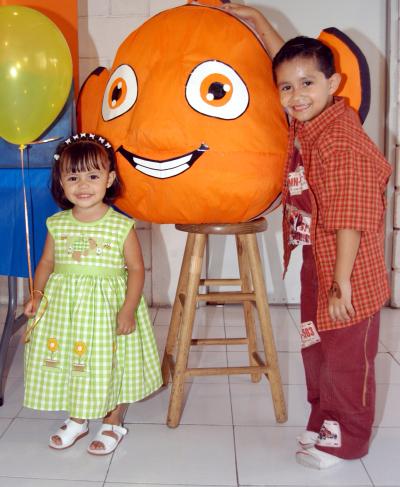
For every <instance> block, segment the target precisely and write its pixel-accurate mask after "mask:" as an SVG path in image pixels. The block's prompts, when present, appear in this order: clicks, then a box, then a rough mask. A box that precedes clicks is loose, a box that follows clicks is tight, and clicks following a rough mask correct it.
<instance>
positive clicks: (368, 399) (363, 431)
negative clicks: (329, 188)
mask: <svg viewBox="0 0 400 487" xmlns="http://www.w3.org/2000/svg"><path fill="white" fill-rule="evenodd" d="M317 292H318V284H317V275H316V268H315V262H314V257H313V253H312V248H311V246H310V245H308V246H303V267H302V270H301V321H302V322H305V321H313V322H314V324H315V318H316V311H317ZM319 335H320V338H321V341H320V342H319V343H317V344H314V345H311V346H309V347H308V348H303V349H302V357H303V363H304V369H305V374H306V382H307V395H308V401H309V403H310V404H311V414H310V417H309V421H308V425H307V430H309V431H315V432H319V431H320V428H321V426H322V424H323V422H324V420H333V421H337V422H338V423H339V425H340V431H341V446H340V447H326V446H322V445H320V444H319V442H317V445H316V447H317V448H318V449H320V450H323V451H325V452H327V453H330V454H332V455H336V456H338V457H340V458H345V459H354V458H361V457H362V456H364V455H366V454H367V453H368V447H369V440H370V436H371V431H372V424H373V421H374V415H375V369H374V360H375V356H376V353H377V349H378V338H379V312H377V313H376V314H375V315H373V316H371V317H370V318H368V319H365V320H363V321H361V322H359V323H357V324H355V325H352V326H349V327H345V328H339V329H337V330H329V331H323V332H319Z"/></svg>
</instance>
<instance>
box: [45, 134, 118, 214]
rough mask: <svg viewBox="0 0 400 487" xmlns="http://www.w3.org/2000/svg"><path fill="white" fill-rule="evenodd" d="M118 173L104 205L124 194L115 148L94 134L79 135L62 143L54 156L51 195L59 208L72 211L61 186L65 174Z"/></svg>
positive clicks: (108, 189)
mask: <svg viewBox="0 0 400 487" xmlns="http://www.w3.org/2000/svg"><path fill="white" fill-rule="evenodd" d="M102 168H104V169H108V171H109V172H111V171H115V174H116V177H115V179H114V182H113V184H112V185H111V186H110V187H109V188H107V191H106V194H105V196H104V199H103V201H104V203H106V204H108V205H110V204H112V203H113V202H114V201H115V199H116V198H117V196H119V195H120V194H121V191H122V183H121V181H120V179H119V176H118V172H117V166H116V161H115V154H114V150H113V148H112V146H111V144H110V143H109V142H108V141H107V140H106V139H105V138H104V137H102V136H100V135H94V134H76V135H73V136H71V137H70V138H69V139H67V140H66V141H64V142H62V143H61V144H60V145H59V146H58V148H57V150H56V153H55V154H54V164H53V168H52V171H51V188H50V189H51V194H52V196H53V198H54V200H55V202H56V203H57V205H58V206H59V207H60V208H62V209H63V210H68V209H70V208H72V207H73V206H74V205H73V204H72V203H71V202H70V201H68V200H67V198H66V197H65V194H64V190H63V187H62V186H61V173H62V172H72V173H77V172H82V171H91V170H93V169H102Z"/></svg>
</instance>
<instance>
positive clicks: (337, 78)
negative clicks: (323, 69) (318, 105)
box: [329, 73, 342, 95]
mask: <svg viewBox="0 0 400 487" xmlns="http://www.w3.org/2000/svg"><path fill="white" fill-rule="evenodd" d="M341 81H342V76H341V74H340V73H334V74H333V75H332V76H331V77H330V78H329V92H330V94H331V95H334V94H335V93H336V91H337V90H338V88H339V86H340V83H341Z"/></svg>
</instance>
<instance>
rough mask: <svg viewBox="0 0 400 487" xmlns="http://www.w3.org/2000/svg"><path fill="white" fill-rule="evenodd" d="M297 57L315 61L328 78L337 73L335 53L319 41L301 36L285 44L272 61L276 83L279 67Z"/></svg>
mask: <svg viewBox="0 0 400 487" xmlns="http://www.w3.org/2000/svg"><path fill="white" fill-rule="evenodd" d="M297 57H300V58H308V59H310V58H312V59H315V62H316V63H317V66H318V69H319V71H321V72H322V73H323V74H324V75H325V77H326V78H330V77H331V76H332V75H333V74H335V72H336V69H335V61H334V58H333V53H332V51H331V50H330V48H329V47H328V46H326V45H325V44H324V43H322V42H321V41H319V40H318V39H313V38H312V37H305V36H299V37H294V38H293V39H290V40H289V41H287V42H285V44H284V45H283V46H282V47H281V48H280V49H279V51H278V52H277V54H276V55H275V57H274V59H273V60H272V72H273V76H274V81H275V83H276V69H277V68H278V66H280V65H281V64H282V63H283V62H285V61H291V60H292V59H294V58H297Z"/></svg>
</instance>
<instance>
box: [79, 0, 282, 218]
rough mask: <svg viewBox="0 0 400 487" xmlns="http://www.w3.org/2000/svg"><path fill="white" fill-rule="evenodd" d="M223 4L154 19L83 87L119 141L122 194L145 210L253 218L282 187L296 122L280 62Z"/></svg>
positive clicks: (104, 130)
mask: <svg viewBox="0 0 400 487" xmlns="http://www.w3.org/2000/svg"><path fill="white" fill-rule="evenodd" d="M220 3H221V2H217V1H214V2H208V5H203V4H200V3H198V2H193V3H190V4H187V5H184V6H181V7H177V8H173V9H170V10H166V11H164V12H161V13H159V14H158V15H156V16H154V17H152V18H150V19H149V20H148V21H147V22H145V23H144V24H143V25H142V26H140V27H139V28H138V29H137V30H136V31H134V32H132V33H131V34H130V35H129V36H128V37H127V38H126V39H125V41H124V42H123V43H122V44H121V46H120V48H119V49H118V52H117V55H116V57H115V61H114V64H113V67H112V69H111V71H110V72H109V71H108V70H106V69H98V70H96V71H95V72H94V73H92V75H91V76H90V77H89V78H88V80H87V81H86V83H85V85H84V86H83V88H82V91H81V95H80V99H79V112H80V113H79V114H80V120H81V129H82V130H83V131H92V132H96V133H99V134H102V135H104V136H105V137H107V139H108V140H110V142H112V144H113V146H114V148H115V149H116V154H117V165H118V169H119V172H120V175H121V179H122V181H123V184H124V187H125V190H124V193H123V195H122V197H121V198H120V199H118V201H117V202H116V204H117V206H118V207H119V208H120V209H121V210H123V211H125V212H126V213H128V214H130V215H132V216H134V217H136V218H139V219H142V220H147V221H152V222H158V223H210V222H227V223H228V222H239V221H245V220H248V219H250V218H252V217H254V216H256V215H258V214H260V213H262V212H263V211H264V210H266V209H267V208H268V207H269V206H270V205H271V203H273V202H274V200H276V198H277V196H278V195H279V193H280V190H281V181H282V173H283V165H284V160H285V155H286V144H287V123H286V120H285V116H284V113H283V111H282V109H281V106H280V102H279V98H278V93H277V90H276V88H275V86H274V83H273V79H272V72H271V61H270V59H269V57H268V55H267V53H266V51H265V49H264V47H263V45H262V43H261V42H260V40H259V39H258V38H257V37H256V35H255V34H254V33H253V31H252V30H251V29H250V28H249V27H248V26H247V25H246V24H244V23H243V22H241V21H240V20H238V19H237V18H236V17H235V16H233V15H231V14H230V13H228V12H225V11H224V10H221V9H218V8H216V7H215V6H212V5H211V4H213V5H218V4H220Z"/></svg>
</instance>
